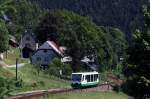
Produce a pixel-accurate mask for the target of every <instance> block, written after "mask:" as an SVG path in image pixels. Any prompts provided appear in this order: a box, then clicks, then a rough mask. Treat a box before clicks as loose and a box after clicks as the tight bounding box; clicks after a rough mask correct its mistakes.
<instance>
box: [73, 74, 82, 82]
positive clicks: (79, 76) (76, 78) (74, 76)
mask: <svg viewBox="0 0 150 99" xmlns="http://www.w3.org/2000/svg"><path fill="white" fill-rule="evenodd" d="M81 76H82V75H81V74H72V81H81Z"/></svg>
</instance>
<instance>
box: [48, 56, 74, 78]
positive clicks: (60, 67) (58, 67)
mask: <svg viewBox="0 0 150 99" xmlns="http://www.w3.org/2000/svg"><path fill="white" fill-rule="evenodd" d="M46 72H47V73H48V74H50V75H54V76H59V77H60V76H62V75H63V76H70V75H71V73H72V69H71V66H70V65H69V64H64V63H61V61H60V60H59V59H57V58H55V59H53V61H52V62H51V63H50V64H49V65H48V69H47V70H46ZM61 73H62V75H61Z"/></svg>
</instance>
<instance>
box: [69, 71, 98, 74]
mask: <svg viewBox="0 0 150 99" xmlns="http://www.w3.org/2000/svg"><path fill="white" fill-rule="evenodd" d="M72 74H98V72H96V71H94V72H76V73H72Z"/></svg>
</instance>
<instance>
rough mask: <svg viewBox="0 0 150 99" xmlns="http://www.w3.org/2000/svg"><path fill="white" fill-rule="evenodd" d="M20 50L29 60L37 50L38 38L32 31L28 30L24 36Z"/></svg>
mask: <svg viewBox="0 0 150 99" xmlns="http://www.w3.org/2000/svg"><path fill="white" fill-rule="evenodd" d="M20 49H21V51H22V57H23V58H29V57H30V55H31V54H32V53H33V52H34V51H35V50H36V49H37V43H36V37H35V35H34V33H33V32H32V31H31V30H26V31H25V33H24V34H23V35H22V38H21V42H20Z"/></svg>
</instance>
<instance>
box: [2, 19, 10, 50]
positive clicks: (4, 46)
mask: <svg viewBox="0 0 150 99" xmlns="http://www.w3.org/2000/svg"><path fill="white" fill-rule="evenodd" d="M0 35H1V36H0V53H2V52H4V51H6V50H7V49H8V41H9V36H8V30H7V28H6V25H5V23H4V21H2V20H0Z"/></svg>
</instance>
